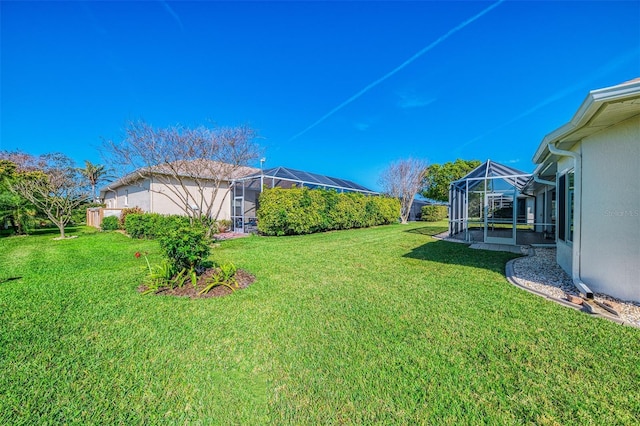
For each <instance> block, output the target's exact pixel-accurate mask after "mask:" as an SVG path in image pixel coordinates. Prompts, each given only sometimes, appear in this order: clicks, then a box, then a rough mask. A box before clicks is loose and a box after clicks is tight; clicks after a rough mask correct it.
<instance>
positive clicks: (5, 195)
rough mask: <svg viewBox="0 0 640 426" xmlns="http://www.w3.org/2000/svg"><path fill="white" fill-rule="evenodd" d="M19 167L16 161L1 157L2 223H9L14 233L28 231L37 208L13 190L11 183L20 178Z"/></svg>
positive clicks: (0, 196)
mask: <svg viewBox="0 0 640 426" xmlns="http://www.w3.org/2000/svg"><path fill="white" fill-rule="evenodd" d="M1 156H2V153H0V157H1ZM17 169H18V167H17V165H16V164H15V163H14V162H12V161H10V160H5V159H0V225H3V224H5V223H8V224H9V225H10V226H11V228H12V229H13V232H14V233H16V234H18V235H21V234H25V233H27V231H28V228H29V225H30V223H31V222H32V221H33V218H34V216H35V208H34V207H33V205H31V203H29V202H28V201H27V200H26V199H25V198H24V197H22V196H21V195H19V194H16V193H14V192H13V191H11V184H12V183H13V182H15V181H16V179H18V174H17Z"/></svg>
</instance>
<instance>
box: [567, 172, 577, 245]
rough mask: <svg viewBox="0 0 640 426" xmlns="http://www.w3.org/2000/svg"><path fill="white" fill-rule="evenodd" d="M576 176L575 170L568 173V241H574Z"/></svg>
mask: <svg viewBox="0 0 640 426" xmlns="http://www.w3.org/2000/svg"><path fill="white" fill-rule="evenodd" d="M574 183H575V174H574V173H573V170H572V171H570V172H569V173H567V229H568V230H569V235H568V238H567V241H573V210H574V207H573V194H574V192H575V185H574Z"/></svg>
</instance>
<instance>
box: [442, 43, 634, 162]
mask: <svg viewBox="0 0 640 426" xmlns="http://www.w3.org/2000/svg"><path fill="white" fill-rule="evenodd" d="M638 53H640V49H632V50H630V51H627V52H625V53H623V54H622V55H620V56H618V57H616V58H614V59H613V60H612V61H610V62H608V63H606V64H604V65H603V66H601V67H600V68H597V69H596V70H595V71H594V72H592V73H591V74H589V75H588V76H587V78H584V79H583V80H581V81H579V82H578V83H575V84H571V85H569V86H567V87H566V88H564V89H562V90H560V91H558V92H556V93H554V94H552V95H551V96H549V97H547V98H546V99H543V100H542V101H540V102H538V103H537V104H535V105H534V106H532V107H531V108H529V109H527V110H525V111H523V112H521V113H520V114H518V115H516V116H515V117H513V118H511V119H510V120H507V121H505V122H504V123H502V124H500V125H498V126H496V127H494V128H492V129H491V130H489V131H487V132H485V133H483V134H481V135H479V136H476V137H475V138H473V139H470V140H468V141H467V142H465V143H463V144H462V145H460V146H459V147H458V148H456V149H455V151H454V152H460V150H461V149H462V148H465V147H467V146H469V145H471V144H472V143H475V142H477V141H479V140H480V139H483V138H485V137H486V136H489V135H490V134H491V133H493V132H496V131H498V130H500V129H503V128H505V127H507V126H509V125H511V124H513V123H515V122H516V121H518V120H521V119H523V118H525V117H527V116H529V115H531V114H533V113H534V112H536V111H538V110H539V109H542V108H544V107H546V106H547V105H549V104H551V103H553V102H555V101H557V100H559V99H562V98H564V97H565V96H568V95H570V94H572V93H574V92H577V91H579V90H585V87H589V86H591V84H592V82H593V81H595V80H597V79H598V78H600V77H602V76H603V75H607V74H608V73H610V72H611V71H614V70H616V69H618V68H619V67H621V66H622V65H625V64H626V63H628V62H630V61H631V60H637V59H638Z"/></svg>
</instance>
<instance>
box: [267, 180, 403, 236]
mask: <svg viewBox="0 0 640 426" xmlns="http://www.w3.org/2000/svg"><path fill="white" fill-rule="evenodd" d="M259 206H260V207H259V209H258V212H257V216H258V231H260V233H262V234H264V235H298V234H311V233H314V232H323V231H331V230H336V229H349V228H364V227H368V226H375V225H385V224H389V223H394V222H396V221H397V220H398V217H399V216H400V202H399V201H398V200H397V199H395V198H389V197H382V196H366V195H363V194H360V193H354V192H350V193H338V192H336V191H332V190H324V189H309V188H291V189H283V188H273V189H266V190H265V191H264V192H263V193H262V194H260V202H259Z"/></svg>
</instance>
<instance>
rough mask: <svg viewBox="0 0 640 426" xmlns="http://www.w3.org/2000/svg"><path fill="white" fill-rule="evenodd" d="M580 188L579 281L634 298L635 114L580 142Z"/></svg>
mask: <svg viewBox="0 0 640 426" xmlns="http://www.w3.org/2000/svg"><path fill="white" fill-rule="evenodd" d="M581 189H582V206H581V209H580V210H577V211H576V214H580V216H579V217H580V220H581V224H582V227H581V229H582V231H581V232H582V243H581V246H582V250H581V253H580V275H581V277H582V280H583V281H584V282H585V283H586V284H587V285H588V286H589V287H590V288H591V290H593V291H594V292H602V293H606V294H609V295H611V296H614V297H617V298H620V299H624V300H635V301H640V118H634V119H630V120H627V121H624V122H622V123H620V124H618V125H616V126H614V127H611V128H609V129H606V130H603V131H601V132H599V133H596V134H594V135H591V136H590V137H588V138H585V139H584V140H583V141H582V185H581Z"/></svg>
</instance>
